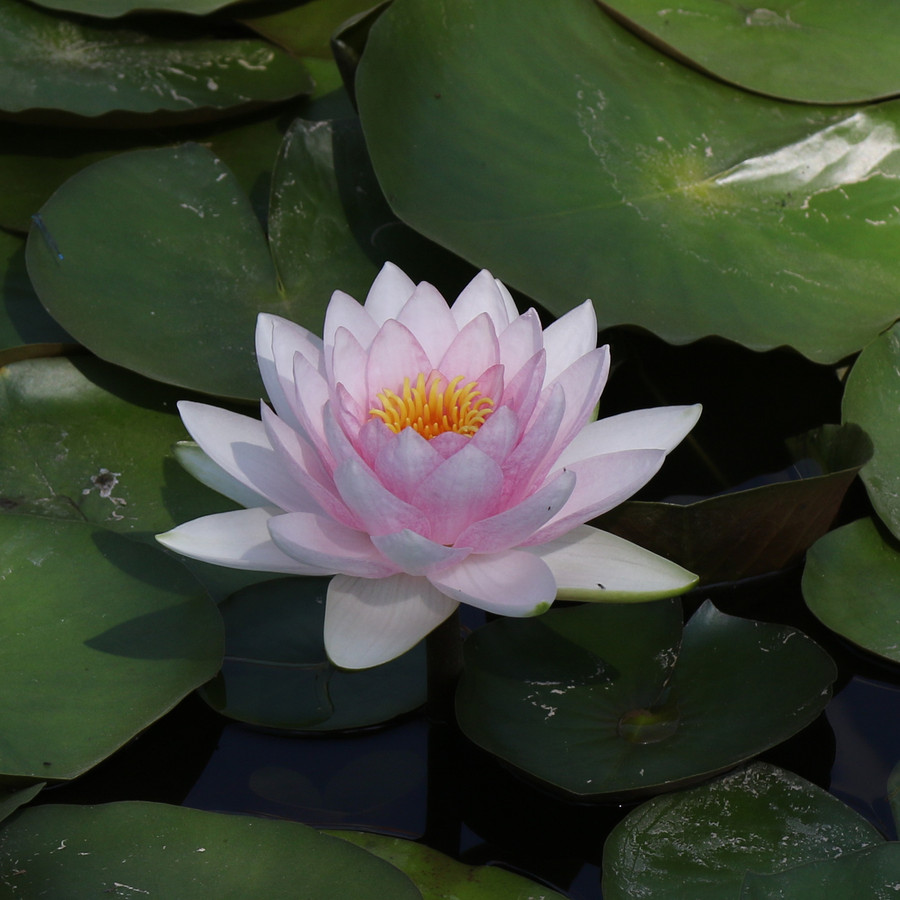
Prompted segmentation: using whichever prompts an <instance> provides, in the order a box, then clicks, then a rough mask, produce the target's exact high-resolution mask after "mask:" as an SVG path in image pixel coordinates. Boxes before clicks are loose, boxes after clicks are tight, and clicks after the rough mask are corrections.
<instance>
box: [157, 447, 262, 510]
mask: <svg viewBox="0 0 900 900" xmlns="http://www.w3.org/2000/svg"><path fill="white" fill-rule="evenodd" d="M174 452H175V458H176V459H177V460H178V462H180V463H181V465H182V466H184V468H185V469H186V470H187V471H188V472H190V473H191V475H193V476H194V478H196V479H197V481H199V482H200V483H201V484H205V485H206V486H207V487H208V488H212V489H213V490H214V491H218V492H219V493H220V494H223V495H224V496H226V497H228V499H229V500H234V502H235V503H240V504H241V506H246V507H248V508H249V507H253V506H268V505H269V501H268V500H267V499H266V498H265V497H263V495H262V494H257V493H256V491H254V490H252V489H251V488H248V487H247V485H245V484H244V483H243V482H242V481H238V480H237V478H234V477H233V476H232V475H229V474H228V473H227V472H226V471H225V470H224V469H223V468H222V467H221V466H219V465H217V464H216V463H214V462H213V461H212V460H211V459H210V458H209V457H208V456H207V455H206V454H205V453H204V452H203V451H202V450H201V449H200V446H199V444H195V443H194V442H193V441H179V442H178V443H177V444H176V445H175V447H174Z"/></svg>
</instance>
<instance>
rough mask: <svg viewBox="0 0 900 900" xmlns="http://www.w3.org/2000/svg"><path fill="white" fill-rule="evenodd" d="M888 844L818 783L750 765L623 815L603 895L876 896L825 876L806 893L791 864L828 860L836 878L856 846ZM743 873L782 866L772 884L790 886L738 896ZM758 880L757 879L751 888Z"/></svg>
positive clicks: (720, 899)
mask: <svg viewBox="0 0 900 900" xmlns="http://www.w3.org/2000/svg"><path fill="white" fill-rule="evenodd" d="M885 846H888V845H885V844H884V843H883V838H882V837H881V835H880V834H879V833H878V831H877V830H876V829H875V827H874V826H873V825H871V824H869V823H868V822H866V821H865V819H863V818H862V817H861V816H860V815H859V814H858V813H856V812H854V811H853V810H851V809H850V808H849V807H847V806H845V805H844V804H843V803H841V802H840V801H839V800H837V799H836V798H834V797H832V796H831V795H830V794H827V793H826V792H825V791H823V790H822V789H821V788H818V787H816V786H815V785H812V784H810V783H809V782H807V781H805V780H804V779H802V778H800V777H799V776H797V775H794V774H793V773H792V772H787V771H785V770H783V769H777V768H775V767H774V766H770V765H767V764H763V763H754V764H752V765H750V766H747V767H746V768H744V769H741V770H739V771H737V772H734V773H731V774H729V775H726V776H724V777H723V778H720V779H718V780H716V781H714V782H711V783H710V784H704V785H701V786H699V787H695V788H691V789H690V790H686V791H681V792H679V793H675V794H668V795H666V796H664V797H656V798H654V799H653V800H650V801H648V802H647V803H644V804H643V805H642V806H639V807H638V808H637V809H635V810H634V811H633V812H631V813H629V814H628V815H627V816H626V817H625V818H624V819H623V820H622V821H621V822H620V823H619V824H618V825H617V826H616V827H615V828H614V829H613V831H612V833H611V834H610V836H609V838H608V839H607V842H606V846H605V847H604V850H603V896H604V898H607V900H625V898H630V897H643V896H646V897H651V896H653V897H655V896H666V895H667V892H668V891H669V890H670V889H671V886H672V885H678V891H679V894H680V895H681V896H685V897H690V898H691V900H729V898H733V900H740V898H742V897H753V898H757V897H782V896H783V897H785V898H788V897H790V898H797V897H806V896H826V895H827V896H828V897H829V900H831V898H835V900H838V898H840V900H843V898H847V900H851V898H853V897H861V896H876V895H874V894H872V895H870V894H868V893H865V891H863V893H858V894H854V893H852V892H850V893H845V892H832V891H831V889H830V887H831V881H829V882H828V885H829V890H828V892H827V894H822V893H821V890H820V891H817V892H814V893H812V894H807V893H804V892H803V890H801V888H804V889H805V888H807V887H809V885H810V881H807V880H806V876H805V875H804V874H801V873H802V868H799V869H795V868H794V867H796V866H800V867H803V864H804V863H810V862H817V861H827V864H826V862H822V865H823V867H825V866H826V865H827V868H823V870H822V871H825V872H827V873H829V874H831V875H832V876H833V875H834V873H836V872H839V871H840V870H841V868H842V867H843V864H844V861H845V860H848V859H849V858H851V857H853V856H854V854H855V852H856V851H862V850H865V849H866V848H871V849H875V848H883V847H885ZM892 855H893V854H892ZM837 857H841V859H840V860H838V859H837ZM894 864H895V863H894ZM832 865H834V866H836V868H832ZM749 872H753V873H759V875H766V874H769V873H784V876H781V877H784V878H785V881H781V880H780V879H781V877H779V879H777V880H775V881H774V883H775V884H778V885H785V884H787V885H789V886H793V887H794V888H796V890H795V891H794V892H793V893H790V892H789V893H785V894H780V893H774V894H771V893H766V892H763V893H758V892H750V893H748V894H742V893H741V889H742V884H743V883H744V878H745V875H747V873H749ZM795 872H796V873H797V880H796V881H794V880H793V879H794V874H793V873H795ZM813 883H815V882H813ZM764 884H766V879H764V878H760V879H759V883H758V885H757V887H755V888H754V891H756V890H759V889H762V886H763V885H764ZM770 884H771V883H770ZM817 886H818V887H820V888H821V887H822V885H820V884H817Z"/></svg>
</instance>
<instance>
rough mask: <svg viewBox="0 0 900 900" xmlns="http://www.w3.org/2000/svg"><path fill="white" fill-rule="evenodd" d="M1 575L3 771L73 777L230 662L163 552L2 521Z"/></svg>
mask: <svg viewBox="0 0 900 900" xmlns="http://www.w3.org/2000/svg"><path fill="white" fill-rule="evenodd" d="M0 572H2V573H3V606H2V615H3V623H4V624H3V635H4V637H3V641H2V644H0V667H2V670H3V673H4V716H3V742H2V744H0V773H2V774H3V775H4V776H7V777H14V778H17V779H21V778H27V779H37V780H46V779H69V778H74V777H75V776H76V775H79V774H81V773H82V772H84V771H86V770H87V769H89V768H90V767H91V766H93V765H95V764H96V763H98V762H100V761H101V760H102V759H104V758H105V757H106V756H109V754H111V753H112V752H113V751H114V750H116V749H118V748H119V747H120V746H121V745H122V744H124V743H125V742H126V741H127V740H128V739H129V738H131V737H133V736H134V735H135V734H137V733H138V732H139V731H141V730H142V729H144V728H145V727H146V726H147V725H149V724H150V723H151V722H153V721H155V720H156V719H157V718H159V717H160V716H161V715H163V713H165V712H168V710H170V709H171V708H172V707H173V706H174V705H175V704H176V703H177V702H178V701H179V700H181V699H182V698H183V697H184V696H185V695H186V694H188V693H189V692H190V691H191V690H193V689H194V688H196V687H198V686H199V685H200V684H202V683H203V682H204V681H206V680H207V679H209V678H211V677H212V676H213V675H214V674H215V673H216V671H217V670H218V668H219V665H220V664H221V660H222V624H221V618H220V616H219V614H218V611H217V610H216V608H215V606H214V605H213V604H212V602H211V601H210V600H209V599H208V598H207V596H206V595H205V593H204V592H203V590H202V589H201V588H200V587H199V585H198V584H197V582H196V581H194V579H193V578H192V577H191V576H190V575H188V573H187V571H186V570H185V569H184V568H183V567H182V566H181V565H180V564H179V563H177V562H175V561H174V560H172V559H171V558H169V557H167V556H166V555H165V554H164V553H163V552H162V551H160V550H156V549H153V548H152V547H149V546H146V545H144V544H141V543H139V542H137V541H132V540H129V539H128V538H126V537H123V536H120V535H116V534H114V533H112V532H110V531H107V530H105V529H98V528H93V527H91V526H90V525H88V524H86V523H84V522H76V521H63V520H53V519H45V518H39V517H35V516H15V515H0ZM4 871H7V872H8V871H9V869H8V867H5V868H4Z"/></svg>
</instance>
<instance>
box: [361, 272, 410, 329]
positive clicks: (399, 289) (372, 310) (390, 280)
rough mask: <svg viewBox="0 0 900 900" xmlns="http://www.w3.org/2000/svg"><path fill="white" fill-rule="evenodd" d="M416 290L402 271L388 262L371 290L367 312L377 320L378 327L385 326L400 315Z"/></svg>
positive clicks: (367, 299)
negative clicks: (389, 320)
mask: <svg viewBox="0 0 900 900" xmlns="http://www.w3.org/2000/svg"><path fill="white" fill-rule="evenodd" d="M415 289H416V286H415V284H413V282H412V281H410V279H409V278H407V276H406V275H405V274H404V272H403V271H402V270H401V269H399V268H397V266H395V265H394V264H393V263H390V262H386V263H385V264H384V265H383V266H382V268H381V271H380V272H379V273H378V275H377V276H376V278H375V280H374V281H373V282H372V287H370V288H369V293H368V295H367V296H366V303H365V307H366V312H367V313H368V314H369V315H370V316H371V317H372V318H373V319H374V320H375V324H376V325H379V326H380V325H383V324H384V323H385V322H386V321H387V320H388V319H393V318H396V316H397V315H399V313H400V310H401V309H403V305H404V304H405V303H406V301H407V300H408V299H409V298H410V296H411V295H412V292H413V291H414V290H415Z"/></svg>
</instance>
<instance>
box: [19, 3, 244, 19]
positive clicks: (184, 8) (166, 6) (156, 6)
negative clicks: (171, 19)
mask: <svg viewBox="0 0 900 900" xmlns="http://www.w3.org/2000/svg"><path fill="white" fill-rule="evenodd" d="M35 2H36V4H37V5H38V6H43V7H44V8H46V9H59V10H63V11H64V12H75V13H82V14H83V15H86V16H101V17H103V18H115V17H117V16H124V15H127V14H128V13H132V12H147V11H150V10H157V11H160V12H177V13H189V14H190V15H194V16H202V15H205V14H206V13H211V12H215V11H216V10H217V9H222V8H223V7H226V6H231V5H233V4H234V3H236V2H238V0H35Z"/></svg>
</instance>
